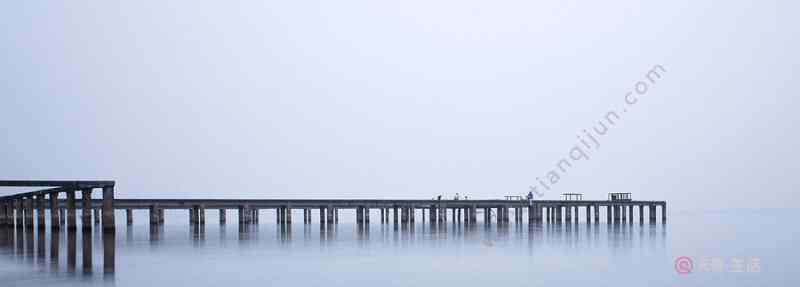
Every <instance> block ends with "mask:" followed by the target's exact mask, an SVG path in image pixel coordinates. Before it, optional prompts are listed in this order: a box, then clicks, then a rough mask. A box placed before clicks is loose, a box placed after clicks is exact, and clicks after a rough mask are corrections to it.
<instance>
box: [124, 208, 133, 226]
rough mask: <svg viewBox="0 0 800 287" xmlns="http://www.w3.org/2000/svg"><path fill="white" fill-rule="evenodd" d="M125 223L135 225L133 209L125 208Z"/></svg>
mask: <svg viewBox="0 0 800 287" xmlns="http://www.w3.org/2000/svg"><path fill="white" fill-rule="evenodd" d="M125 223H126V224H127V225H128V226H130V225H133V209H130V208H128V209H125Z"/></svg>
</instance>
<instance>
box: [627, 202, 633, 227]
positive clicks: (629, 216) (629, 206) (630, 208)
mask: <svg viewBox="0 0 800 287" xmlns="http://www.w3.org/2000/svg"><path fill="white" fill-rule="evenodd" d="M627 208H628V224H633V205H628V206H627Z"/></svg>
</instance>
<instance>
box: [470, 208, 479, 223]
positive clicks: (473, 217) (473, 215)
mask: <svg viewBox="0 0 800 287" xmlns="http://www.w3.org/2000/svg"><path fill="white" fill-rule="evenodd" d="M469 222H470V223H472V224H475V223H478V206H477V205H475V204H473V205H472V207H470V209H469Z"/></svg>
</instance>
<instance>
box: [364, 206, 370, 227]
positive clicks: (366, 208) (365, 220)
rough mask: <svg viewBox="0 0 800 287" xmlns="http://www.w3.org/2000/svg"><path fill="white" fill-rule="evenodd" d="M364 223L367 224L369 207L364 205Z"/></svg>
mask: <svg viewBox="0 0 800 287" xmlns="http://www.w3.org/2000/svg"><path fill="white" fill-rule="evenodd" d="M364 224H369V207H364Z"/></svg>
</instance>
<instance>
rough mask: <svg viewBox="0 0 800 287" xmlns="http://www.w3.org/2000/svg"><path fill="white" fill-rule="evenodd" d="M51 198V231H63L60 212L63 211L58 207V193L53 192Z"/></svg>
mask: <svg viewBox="0 0 800 287" xmlns="http://www.w3.org/2000/svg"><path fill="white" fill-rule="evenodd" d="M48 196H49V198H50V229H55V230H57V229H61V218H60V217H59V214H58V211H59V210H61V209H60V208H59V206H58V192H52V193H50V194H49V195H48Z"/></svg>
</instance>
